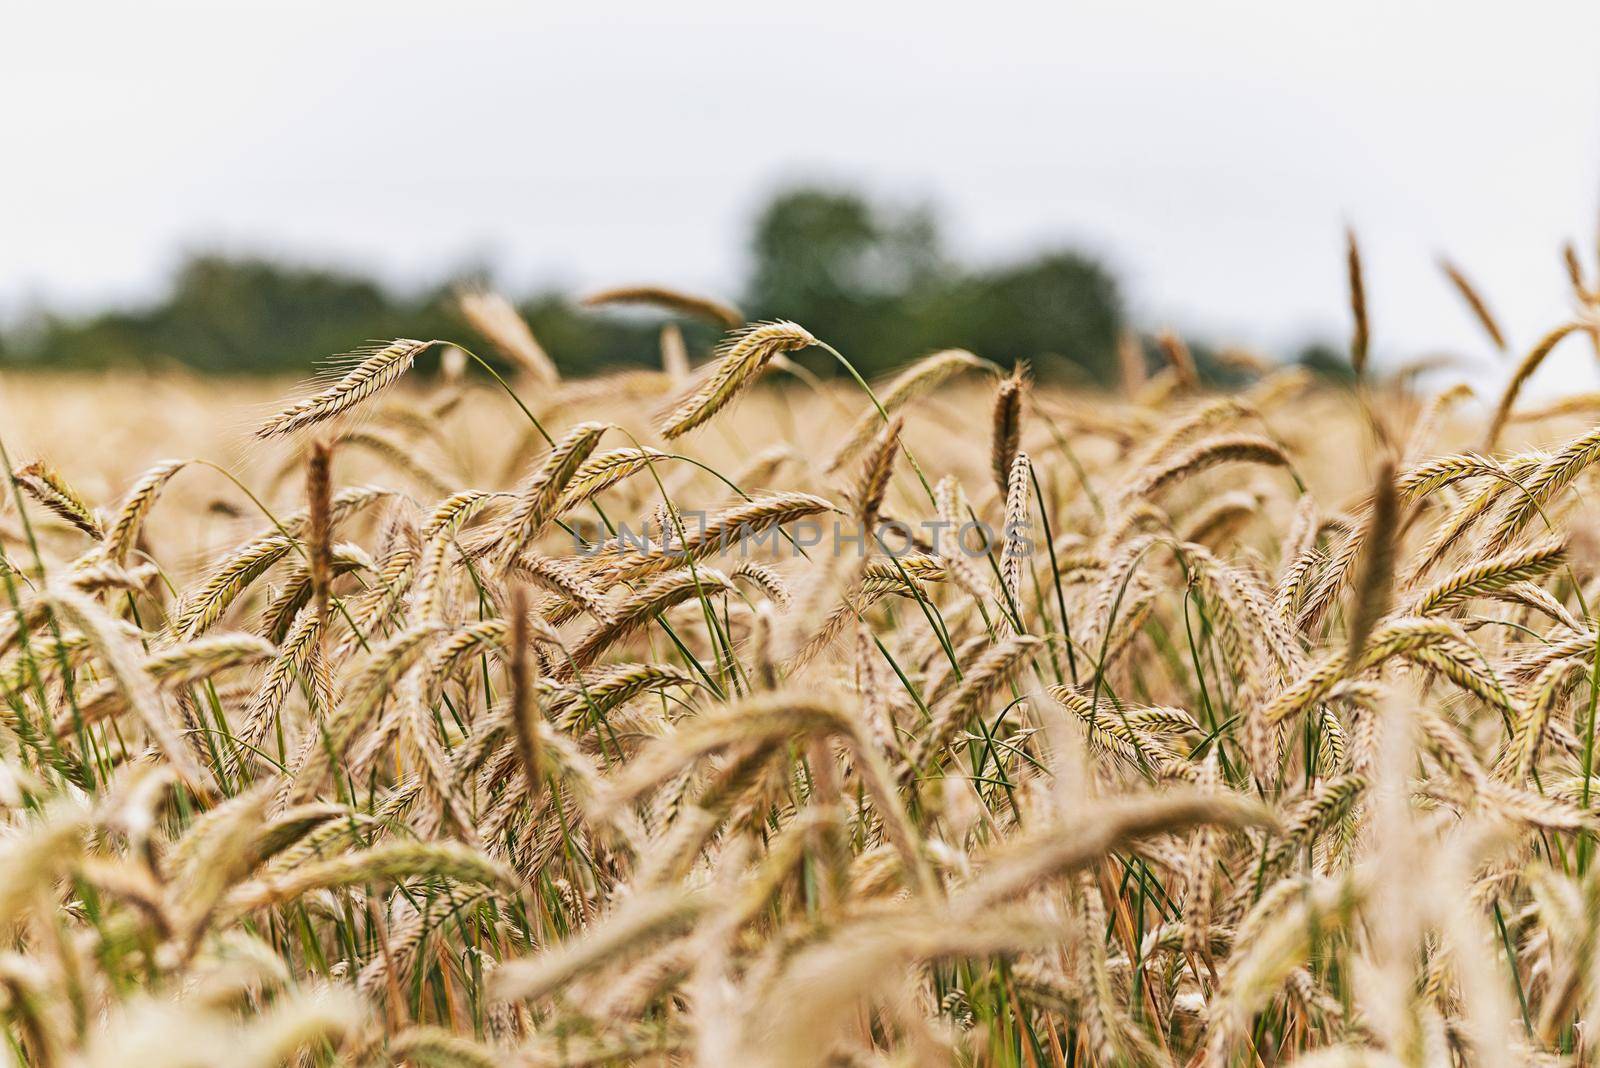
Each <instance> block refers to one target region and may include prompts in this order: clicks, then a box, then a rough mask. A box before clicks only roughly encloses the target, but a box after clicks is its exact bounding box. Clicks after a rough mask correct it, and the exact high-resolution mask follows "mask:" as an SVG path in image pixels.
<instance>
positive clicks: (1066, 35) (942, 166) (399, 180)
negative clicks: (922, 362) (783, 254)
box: [0, 0, 1600, 359]
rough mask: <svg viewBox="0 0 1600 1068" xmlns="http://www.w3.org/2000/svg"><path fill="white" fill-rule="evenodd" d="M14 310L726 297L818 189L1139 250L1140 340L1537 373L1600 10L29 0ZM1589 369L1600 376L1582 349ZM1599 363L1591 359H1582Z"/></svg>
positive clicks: (1573, 225) (3, 274)
mask: <svg viewBox="0 0 1600 1068" xmlns="http://www.w3.org/2000/svg"><path fill="white" fill-rule="evenodd" d="M0 40H4V42H5V45H4V49H3V61H0V123H3V127H0V149H3V154H0V310H4V311H9V312H11V313H15V312H16V311H18V310H19V309H22V308H25V307H27V306H29V305H31V304H33V303H36V302H39V301H47V302H50V303H55V304H61V303H66V304H69V305H72V306H77V307H85V306H93V305H95V304H97V303H99V302H102V301H107V300H114V301H128V300H135V299H138V298H139V297H141V296H146V295H149V294H151V293H153V292H155V291H157V290H158V289H159V287H160V285H161V284H162V282H163V280H164V278H165V277H166V272H167V271H168V270H169V269H170V268H171V266H172V264H173V263H174V262H175V260H176V259H177V256H178V254H179V253H180V251H181V250H183V249H185V248H194V247H212V246H217V245H221V246H224V247H228V248H233V249H239V250H265V251H274V252H282V253H287V254H292V255H294V256H296V257H299V258H305V259H311V260H319V261H324V262H335V263H345V264H350V265H354V266H359V267H362V268H365V269H370V270H374V271H377V272H378V273H380V274H381V275H383V276H384V277H386V278H388V279H391V280H393V281H396V282H400V283H412V282H421V281H425V280H431V279H433V278H436V277H438V276H439V275H440V274H443V273H445V272H446V271H448V270H449V269H450V268H453V267H458V266H461V265H463V264H465V263H469V262H479V261H485V260H486V261H488V262H489V263H491V264H493V265H495V267H496V268H497V270H498V272H499V276H500V278H501V280H502V283H503V284H504V285H506V286H507V287H508V288H510V289H513V290H520V289H522V288H524V287H526V286H529V285H532V284H535V283H540V282H549V281H560V282H564V283H571V284H577V285H599V284H613V283H623V282H631V281H662V282H671V283H676V284H680V285H684V286H691V287H702V288H707V289H710V290H713V291H718V290H720V291H726V290H727V289H728V287H729V286H730V285H731V284H732V282H733V280H734V279H736V278H737V277H738V272H739V267H740V264H741V257H742V255H743V249H742V248H741V242H742V240H743V237H744V233H745V226H746V223H747V221H748V219H749V217H750V215H751V213H752V211H753V210H754V208H755V207H756V206H757V205H758V204H759V203H760V202H761V200H762V198H763V196H764V195H765V194H766V193H767V192H769V191H770V190H771V189H772V188H773V187H774V186H775V185H776V184H778V183H779V182H781V181H784V180H786V179H789V178H793V177H797V176H818V177H823V178H828V179H838V180H845V181H850V182H858V183H860V184H861V185H862V186H864V187H866V188H868V189H870V190H872V191H874V192H877V193H880V194H884V195H890V196H903V197H907V198H912V199H918V198H921V199H927V200H931V201H932V202H933V203H934V204H935V205H936V206H937V207H939V208H940V209H941V212H942V215H943V217H944V219H945V221H946V223H947V232H948V236H949V237H950V239H951V241H952V243H953V245H954V246H955V248H956V250H957V251H958V252H960V253H962V254H964V255H967V256H970V257H974V258H981V259H999V258H1004V257H1007V256H1011V255H1016V254H1020V253H1023V252H1026V251H1028V250H1030V249H1033V248H1036V247H1039V246H1042V245H1046V244H1050V243H1055V242H1061V241H1069V242H1075V243H1078V244H1081V245H1084V246H1086V247H1088V248H1090V249H1091V250H1094V251H1097V252H1099V253H1101V254H1103V255H1104V256H1105V257H1106V258H1107V259H1108V260H1109V261H1110V262H1111V263H1112V264H1113V265H1114V266H1115V267H1116V268H1117V269H1118V270H1119V272H1120V273H1121V275H1122V276H1123V278H1124V280H1125V283H1126V286H1127V289H1128V292H1129V296H1130V298H1131V299H1132V302H1133V304H1134V306H1135V308H1136V309H1137V311H1138V313H1139V315H1140V316H1141V318H1142V319H1143V320H1144V321H1145V322H1147V323H1151V324H1155V323H1160V322H1172V323H1175V324H1177V325H1179V326H1182V327H1185V328H1188V329H1196V330H1200V331H1204V332H1208V333H1210V334H1211V335H1213V336H1215V337H1217V338H1219V339H1223V340H1240V341H1246V342H1256V343H1269V344H1270V343H1281V342H1287V341H1291V340H1294V339H1298V338H1299V337H1301V336H1304V335H1306V334H1309V333H1312V332H1316V331H1318V330H1321V331H1325V332H1328V333H1331V334H1334V335H1337V336H1343V334H1344V332H1345V329H1346V313H1345V311H1344V289H1343V278H1342V270H1343V267H1342V262H1341V250H1340V243H1341V231H1342V227H1343V225H1344V223H1345V222H1347V221H1348V222H1350V223H1352V224H1354V225H1355V226H1356V227H1357V229H1358V231H1359V233H1360V234H1361V236H1362V239H1363V243H1364V245H1365V246H1366V249H1367V253H1368V286H1369V291H1370V298H1371V306H1372V312H1373V321H1374V332H1375V345H1376V346H1377V348H1378V350H1379V351H1381V352H1384V353H1385V354H1387V355H1388V356H1390V357H1391V358H1399V357H1409V356H1415V355H1418V354H1419V353H1421V352H1424V351H1436V350H1437V349H1438V348H1441V347H1442V348H1445V349H1451V350H1456V351H1467V352H1472V353H1481V352H1483V351H1484V346H1483V344H1482V343H1481V341H1480V340H1479V338H1478V336H1477V334H1476V332H1475V330H1474V329H1473V327H1472V326H1471V324H1470V322H1469V321H1468V320H1467V318H1466V316H1465V313H1464V312H1463V311H1462V310H1461V309H1460V307H1459V305H1458V304H1457V303H1456V302H1455V300H1454V298H1453V296H1452V294H1450V293H1449V291H1448V290H1447V289H1446V288H1445V287H1444V285H1443V283H1442V282H1441V281H1440V279H1439V276H1438V274H1437V272H1436V271H1435V269H1434V266H1433V258H1434V256H1435V254H1436V253H1437V252H1439V251H1448V252H1449V253H1450V254H1451V255H1453V256H1455V257H1456V258H1457V259H1458V260H1459V261H1460V262H1461V263H1462V264H1463V265H1464V266H1465V267H1466V268H1467V270H1468V272H1469V273H1470V274H1471V275H1472V276H1473V277H1474V278H1476V279H1477V280H1478V281H1479V283H1480V285H1481V286H1482V288H1483V289H1484V290H1485V291H1486V292H1487V293H1488V295H1489V297H1490V300H1491V303H1492V304H1493V305H1494V306H1495V307H1496V308H1497V309H1498V310H1499V311H1500V313H1501V315H1502V318H1503V319H1505V320H1506V322H1507V325H1508V327H1509V332H1510V333H1511V334H1512V337H1513V339H1514V340H1515V341H1516V342H1517V343H1518V344H1519V345H1525V344H1526V343H1528V342H1529V341H1530V340H1531V339H1532V338H1533V337H1535V336H1536V335H1537V334H1539V333H1542V332H1543V330H1544V329H1545V328H1547V327H1548V326H1551V325H1553V324H1554V323H1555V322H1556V321H1558V320H1559V318H1560V317H1561V316H1562V315H1563V313H1564V311H1565V310H1566V307H1567V301H1566V297H1565V288H1564V286H1565V283H1564V276H1563V274H1562V271H1561V267H1560V261H1559V258H1558V255H1557V253H1558V249H1559V247H1560V243H1561V241H1562V240H1563V239H1565V238H1568V237H1576V238H1580V239H1581V243H1582V247H1583V248H1584V249H1585V250H1586V255H1588V256H1589V257H1590V259H1591V263H1592V259H1593V256H1594V252H1593V246H1594V239H1593V235H1594V234H1595V231H1596V212H1597V206H1600V197H1597V191H1600V182H1597V177H1600V166H1597V164H1600V152H1597V147H1600V145H1597V134H1600V121H1597V119H1600V64H1597V63H1596V59H1595V57H1596V52H1595V47H1596V42H1597V41H1600V5H1596V4H1593V3H1578V2H1572V3H1556V2H1534V3H1518V4H1504V3H1482V2H1458V3H1453V4H1445V3H1422V2H1399V0H1390V2H1365V0H1360V2H1351V0H1342V2H1340V3H1315V4H1314V3H1308V2H1303V0H1296V2H1293V3H1283V2H1281V0H1280V2H1272V3H1269V2H1260V3H1242V2H1236V3H1215V2H1201V3H1192V2H1180V0H1171V2H1166V0H1163V2H1155V0H1149V2H1143V3H1139V2H1129V0H1124V2H1121V3H1111V2H1107V3H1061V4H1049V3H1046V2H1044V0H1034V2H1029V3H1011V2H1007V0H988V2H985V3H981V4H970V3H967V4H959V5H955V4H952V5H948V6H944V7H940V6H937V5H935V4H933V3H932V2H930V0H924V2H922V3H879V2H873V0H855V2H851V3H837V2H833V0H804V2H790V3H786V4H783V5H774V4H763V3H760V2H759V0H681V2H678V3H666V4H663V3H659V2H655V3H635V2H632V0H611V2H605V3H595V2H591V3H579V4H573V3H565V4H561V5H559V6H558V5H555V4H546V3H527V4H490V3H474V2H467V3H461V2H456V3H426V4H423V3H412V2H404V0H390V2H387V3H366V2H350V0H343V2H341V0H323V2H320V3H301V2H298V0H295V2H285V0H279V2H276V3H272V4H253V3H252V4H217V3H214V2H208V3H204V4H201V3H195V4H177V3H170V2H161V0H142V2H140V3H136V4H129V3H121V2H119V3H115V4H112V3H70V2H59V3H32V4H21V3H17V4H10V5H6V7H5V8H4V14H0ZM1574 352H1577V349H1574ZM1570 358H1571V359H1578V357H1577V356H1573V357H1570Z"/></svg>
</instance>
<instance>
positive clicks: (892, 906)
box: [0, 245, 1600, 1068]
mask: <svg viewBox="0 0 1600 1068" xmlns="http://www.w3.org/2000/svg"><path fill="white" fill-rule="evenodd" d="M1452 277H1453V279H1454V280H1455V281H1456V283H1457V285H1458V286H1459V287H1460V288H1461V290H1462V292H1463V294H1464V295H1465V296H1467V297H1468V306H1469V308H1470V309H1471V310H1472V311H1473V312H1474V313H1475V314H1477V315H1478V316H1479V318H1480V321H1481V322H1482V324H1483V325H1484V326H1485V328H1486V333H1487V334H1488V335H1489V336H1490V337H1491V339H1492V340H1493V341H1494V342H1495V343H1496V345H1497V347H1500V348H1502V349H1503V348H1505V347H1506V346H1505V342H1504V340H1503V337H1502V333H1501V331H1500V329H1499V327H1498V325H1497V324H1496V323H1495V322H1494V320H1493V319H1492V318H1491V317H1490V316H1489V314H1488V312H1487V310H1486V309H1485V308H1484V306H1483V303H1482V302H1481V301H1480V300H1478V299H1476V296H1475V294H1474V293H1473V291H1472V289H1471V286H1470V284H1469V283H1467V282H1466V280H1465V279H1464V278H1461V277H1460V276H1459V275H1453V276H1452ZM1351 279H1352V296H1353V302H1352V304H1353V311H1354V316H1355V321H1356V330H1355V332H1354V340H1353V342H1352V345H1351V355H1352V359H1353V362H1354V365H1355V371H1356V377H1355V378H1354V379H1353V380H1352V384H1351V385H1348V386H1337V385H1330V384H1327V383H1319V382H1317V381H1314V380H1313V379H1312V378H1311V377H1310V376H1309V375H1307V374H1306V373H1305V372H1304V371H1302V370H1299V369H1295V368H1274V367H1271V366H1267V365H1262V366H1258V367H1256V368H1255V369H1254V371H1253V372H1252V374H1251V377H1250V381H1249V382H1248V384H1247V385H1245V386H1244V387H1243V388H1241V389H1239V390H1238V391H1236V392H1232V393H1228V394H1221V393H1217V392H1213V391H1210V390H1208V389H1206V388H1205V387H1204V386H1203V385H1202V383H1201V381H1200V379H1199V377H1198V376H1197V374H1196V369H1195V365H1194V362H1193V361H1192V360H1191V359H1190V358H1189V356H1188V354H1187V352H1186V351H1185V350H1184V348H1183V346H1182V343H1181V342H1179V341H1177V340H1176V339H1175V338H1172V337H1168V338H1166V339H1164V341H1163V345H1162V351H1163V352H1164V354H1165V358H1166V364H1165V365H1164V366H1161V367H1159V368H1147V367H1145V366H1144V365H1143V364H1142V363H1141V362H1140V361H1139V360H1136V359H1132V358H1130V359H1128V360H1126V361H1125V366H1124V380H1123V382H1122V383H1121V386H1120V389H1118V390H1115V391H1108V392H1107V393H1105V394H1103V395H1099V394H1088V393H1083V392H1067V391H1064V390H1062V389H1059V388H1055V387H1052V386H1049V385H1045V384H1036V383H1034V382H1032V381H1030V378H1029V376H1028V374H1027V372H1026V369H1025V368H1013V367H1011V366H1009V365H1001V364H999V363H997V362H994V361H993V360H991V359H987V358H984V355H983V354H972V353H967V352H962V351H947V352H940V353H934V354H931V355H929V356H927V357H926V358H924V359H922V360H920V361H918V362H916V363H915V364H913V365H911V366H909V367H907V368H906V369H904V371H903V372H902V373H900V374H899V375H898V376H897V377H894V378H893V379H892V380H890V381H884V382H875V383H868V382H865V381H863V380H861V379H860V378H859V376H856V375H855V374H854V372H853V368H852V367H851V365H850V363H849V361H848V359H847V358H846V354H840V353H837V352H835V351H834V350H832V349H831V347H829V346H828V345H827V344H826V338H817V337H814V336H813V335H812V334H811V333H809V332H808V331H807V330H806V329H805V328H804V326H803V325H796V324H793V323H785V322H777V323H758V324H750V325H748V326H746V325H742V316H740V315H739V314H738V313H737V311H736V310H734V309H732V308H730V307H728V306H726V305H724V304H721V303H719V302H715V301H708V300H705V299H702V298H696V297H691V296H688V295H685V294H680V293H676V292H674V291H671V290H664V289H632V290H616V291H612V292H611V293H608V294H604V295H602V296H601V298H600V302H601V303H617V302H629V303H645V304H650V305H653V306H656V307H658V308H661V309H663V310H665V311H666V312H668V313H669V314H671V315H673V316H690V317H699V318H703V319H707V320H709V321H712V322H716V323H718V324H720V325H721V326H723V327H724V328H728V327H732V328H733V329H731V331H730V333H729V334H728V337H727V340H726V341H725V342H724V343H723V345H722V346H721V347H720V348H719V349H718V350H717V351H716V352H714V353H690V352H688V351H687V350H686V349H685V347H684V345H683V343H682V337H681V335H680V334H679V332H678V330H677V328H676V327H675V326H673V325H670V322H671V321H670V320H669V325H667V326H666V327H664V328H663V330H662V335H661V353H660V370H649V371H633V372H627V373H622V374H617V375H613V376H609V377H606V378H603V379H598V380H594V381H564V380H562V378H561V377H560V375H559V374H558V373H557V372H556V369H555V366H554V365H553V364H552V363H551V362H550V360H549V359H548V357H547V356H546V355H545V354H544V352H543V350H542V349H541V348H540V347H539V344H538V342H537V341H536V340H535V339H534V338H533V336H532V334H531V333H530V332H529V331H528V329H527V327H526V326H525V325H524V324H523V323H522V322H521V321H520V320H519V319H518V318H517V317H516V315H515V313H514V312H513V311H512V310H511V309H510V306H509V305H508V304H506V303H505V302H504V301H502V300H500V299H498V298H496V297H494V296H493V295H491V294H486V293H477V294H471V295H468V296H466V297H464V298H463V301H462V310H463V313H464V315H465V319H466V321H467V323H470V326H471V330H470V331H468V330H466V329H464V338H463V339H461V340H462V341H465V343H466V344H465V345H463V344H461V343H458V342H457V341H456V340H454V339H452V340H449V341H413V340H405V339H400V340H394V341H386V342H377V343H374V344H371V345H369V346H368V347H366V348H363V349H360V350H358V351H356V352H355V353H353V354H352V355H351V356H350V357H348V358H346V359H344V360H342V361H338V362H336V363H334V364H332V365H330V366H329V367H328V368H326V369H325V371H324V373H323V374H322V375H321V376H320V377H319V378H316V379H314V380H312V381H311V382H310V383H309V384H308V385H306V386H304V387H299V388H291V387H289V386H287V385H285V384H282V383H254V384H238V383H234V384H227V385H218V384H217V383H214V382H211V381H208V380H203V379H187V378H184V377H182V376H179V375H176V374H162V375H155V376H134V375H123V376H112V377H111V378H108V379H103V380H98V381H88V380H76V381H75V380H71V379H65V378H61V377H50V376H41V377H25V376H14V377H10V378H7V379H4V380H3V381H0V413H3V415H0V419H3V422H0V426H4V432H3V438H0V444H3V446H4V450H5V456H4V461H5V464H6V469H7V470H8V471H9V472H10V473H11V478H10V480H9V482H10V484H9V486H8V487H7V493H6V500H5V503H4V505H3V506H0V548H3V552H4V557H3V567H0V577H3V580H4V587H5V596H6V602H5V606H4V610H3V612H0V694H3V697H4V704H3V712H0V754H3V761H0V805H3V807H4V817H3V819H4V823H5V833H4V837H3V839H0V924H3V925H4V928H5V932H6V935H5V946H4V951H3V952H0V1016H3V1020H4V1034H5V1042H4V1043H3V1044H0V1049H3V1050H4V1052H5V1055H6V1056H9V1058H10V1059H11V1060H12V1062H14V1063H18V1064H29V1065H45V1066H71V1065H107V1066H109V1065H118V1066H121V1065H137V1066H174V1068H177V1066H191V1065H192V1066H202V1065H204V1066H213V1065H237V1066H263V1068H264V1066H269V1065H278V1064H296V1065H351V1066H357V1065H380V1064H411V1065H421V1066H438V1068H454V1066H462V1068H476V1066H490V1065H530V1066H531V1065H602V1064H660V1065H667V1064H674V1065H676V1064H683V1065H704V1066H722V1065H738V1066H760V1065H773V1066H789V1065H869V1064H884V1065H931V1064H962V1065H1019V1066H1021V1065H1026V1066H1042V1065H1068V1064H1071V1065H1106V1066H1110V1065H1173V1066H1178V1065H1183V1066H1187V1065H1217V1066H1220V1065H1252V1066H1266V1065H1277V1064H1297V1065H1307V1066H1311V1065H1417V1066H1424V1065H1425V1066H1433V1065H1464V1064H1473V1065H1479V1064H1481V1065H1513V1064H1517V1065H1520V1064H1539V1065H1546V1064H1549V1065H1556V1064H1573V1065H1578V1064H1592V1063H1595V1061H1596V1057H1595V1052H1594V1043H1592V1042H1590V1041H1589V1040H1590V1038H1591V1037H1592V1036H1590V1035H1589V1031H1590V1030H1591V1029H1592V1028H1593V1026H1594V1022H1595V1021H1597V1020H1600V1015H1597V1014H1600V864H1597V863H1596V858H1595V851H1596V850H1595V845H1596V839H1595V832H1596V830H1597V829H1600V797H1594V796H1592V794H1593V793H1594V792H1595V791H1596V790H1597V789H1600V781H1597V780H1596V779H1595V777H1594V772H1595V721H1596V701H1597V697H1600V685H1597V681H1600V644H1597V629H1596V625H1597V618H1596V615H1595V612H1594V611H1593V610H1591V607H1590V605H1591V604H1592V603H1594V602H1595V600H1596V599H1597V598H1600V583H1597V581H1596V578H1597V576H1596V564H1597V563H1600V546H1597V545H1596V542H1595V538H1594V537H1593V535H1592V533H1591V531H1592V530H1593V522H1594V520H1595V518H1596V516H1595V514H1594V509H1593V508H1592V507H1591V506H1590V505H1589V504H1588V501H1587V497H1588V494H1587V491H1588V490H1589V489H1590V488H1591V486H1592V485H1593V482H1594V472H1591V471H1590V467H1591V465H1592V464H1593V463H1594V461H1595V460H1597V459H1600V429H1597V428H1596V425H1595V422H1594V417H1595V415H1596V414H1597V413H1600V399H1597V398H1594V397H1574V398H1567V399H1564V400H1562V401H1559V402H1557V403H1543V404H1542V405H1537V406H1536V405H1534V404H1532V403H1530V402H1527V401H1524V400H1523V399H1522V398H1521V387H1522V385H1523V383H1524V382H1525V381H1526V380H1527V379H1528V377H1529V376H1530V375H1531V374H1532V372H1533V371H1534V370H1535V369H1536V368H1537V367H1538V366H1539V364H1540V363H1542V362H1543V361H1544V360H1545V359H1546V358H1547V357H1549V356H1550V355H1551V354H1552V352H1555V351H1557V350H1558V348H1559V351H1560V353H1561V354H1562V357H1563V358H1566V359H1588V358H1593V355H1592V354H1590V353H1589V351H1588V350H1589V346H1590V344H1591V342H1592V341H1593V339H1594V338H1595V336H1596V331H1595V324H1596V322H1597V319H1596V317H1595V311H1596V305H1597V298H1596V297H1595V296H1594V294H1592V293H1590V292H1589V291H1588V290H1586V289H1585V287H1584V285H1583V282H1582V278H1581V275H1580V274H1578V273H1575V276H1574V282H1575V290H1576V293H1577V296H1578V299H1577V302H1576V303H1577V310H1576V312H1575V318H1574V319H1573V321H1572V322H1571V323H1569V324H1561V325H1558V327H1557V329H1555V330H1553V331H1552V332H1551V333H1549V334H1548V335H1546V337H1545V338H1544V339H1543V340H1542V341H1540V342H1539V343H1538V344H1536V345H1534V346H1532V347H1531V348H1530V349H1529V350H1528V353H1527V355H1526V356H1525V357H1521V358H1520V360H1519V358H1518V357H1517V356H1516V355H1515V354H1513V355H1512V356H1511V357H1510V358H1508V360H1507V362H1506V364H1505V365H1504V369H1503V377H1504V380H1505V382H1506V385H1505V387H1504V393H1503V394H1502V395H1498V396H1496V395H1489V396H1475V395H1474V393H1473V391H1472V390H1471V389H1468V388H1466V387H1464V386H1458V385H1453V384H1451V383H1450V382H1449V381H1448V376H1446V380H1445V381H1444V382H1443V383H1442V384H1441V383H1440V382H1439V376H1438V375H1433V376H1430V377H1428V378H1419V377H1417V376H1415V375H1412V374H1408V373H1400V374H1394V373H1382V372H1381V371H1380V370H1379V369H1376V368H1372V367H1368V366H1366V362H1367V361H1366V348H1367V341H1366V336H1367V329H1366V322H1365V311H1364V300H1363V299H1362V291H1361V285H1360V272H1359V260H1358V259H1357V257H1356V255H1355V253H1354V246H1353V245H1352V255H1351ZM736 324H737V325H736ZM1569 338H1570V340H1569ZM480 339H483V340H487V341H488V342H490V343H491V344H492V351H493V353H494V355H495V356H496V357H497V361H496V362H494V363H493V364H491V363H488V362H486V361H485V360H484V359H483V358H482V357H483V356H487V355H489V353H490V351H491V349H489V348H487V347H486V348H484V349H483V350H482V352H481V354H480V353H479V352H478V351H474V350H473V349H472V348H471V346H472V345H475V344H478V343H479V340H480ZM492 366H493V367H499V368H500V369H501V370H500V371H493V370H491V367H492ZM507 368H509V369H510V370H506V369H507ZM823 370H829V371H832V372H836V373H833V374H831V375H827V376H821V377H819V373H820V372H821V371H823ZM502 372H503V373H502ZM1424 381H1426V382H1429V383H1430V384H1431V385H1430V386H1429V387H1428V388H1424V387H1423V386H1421V385H1419V383H1421V382H1424Z"/></svg>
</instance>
